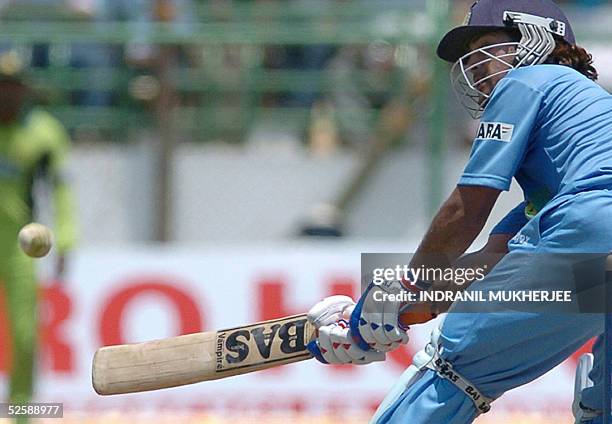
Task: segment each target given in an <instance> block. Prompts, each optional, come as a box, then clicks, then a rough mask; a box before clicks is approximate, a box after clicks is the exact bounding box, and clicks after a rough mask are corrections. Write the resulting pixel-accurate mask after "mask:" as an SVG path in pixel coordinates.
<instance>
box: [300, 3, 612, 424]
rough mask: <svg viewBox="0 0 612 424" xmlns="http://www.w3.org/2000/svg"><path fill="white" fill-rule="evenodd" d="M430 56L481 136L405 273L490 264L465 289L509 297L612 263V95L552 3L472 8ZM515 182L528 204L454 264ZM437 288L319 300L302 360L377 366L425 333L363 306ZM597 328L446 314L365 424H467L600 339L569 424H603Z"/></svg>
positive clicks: (401, 307) (583, 364) (531, 317)
mask: <svg viewBox="0 0 612 424" xmlns="http://www.w3.org/2000/svg"><path fill="white" fill-rule="evenodd" d="M437 53H438V56H439V57H440V58H441V59H443V60H445V61H447V62H450V63H452V64H453V67H452V70H451V76H452V82H453V86H454V89H455V91H456V93H457V94H458V95H459V98H460V99H461V102H462V104H463V105H464V106H465V107H466V108H467V110H468V111H469V113H470V114H471V115H472V117H473V118H475V119H480V126H479V129H478V132H477V134H475V135H474V142H473V147H472V152H471V155H470V158H469V160H468V162H467V165H466V166H465V171H464V173H463V175H462V176H461V178H460V179H459V181H458V184H457V187H456V188H455V189H454V191H453V192H452V193H451V194H450V196H449V198H448V199H447V200H446V201H445V203H444V204H443V205H442V207H441V208H440V210H439V211H438V213H437V214H436V216H435V217H434V219H433V221H432V222H431V225H430V227H429V230H428V231H427V233H426V234H425V236H424V237H423V239H422V241H421V243H420V245H419V248H418V249H417V251H416V252H415V255H414V257H413V259H412V263H411V264H410V265H411V268H415V269H416V268H418V267H419V266H429V265H431V261H432V259H431V257H432V256H433V257H436V258H438V259H436V261H442V262H443V261H446V262H447V263H448V264H450V265H452V264H455V263H457V262H458V261H459V262H461V261H466V260H472V261H474V260H478V257H479V256H481V257H482V258H484V257H485V255H486V254H490V253H498V254H500V260H499V261H497V262H496V264H494V267H493V269H492V270H489V273H488V274H487V275H486V276H485V277H484V278H483V279H481V280H479V281H475V282H473V283H472V284H471V285H470V286H469V287H468V288H467V289H466V290H482V291H487V290H493V289H498V290H499V289H503V290H513V289H517V288H523V289H524V288H528V287H531V286H533V287H536V286H537V284H538V282H539V281H540V280H541V279H542V276H545V275H547V274H549V273H553V272H557V271H558V270H556V269H553V268H552V265H550V264H548V263H547V262H546V261H541V257H542V255H541V254H543V253H544V254H546V253H549V254H565V253H572V254H573V253H601V254H606V253H608V252H610V251H612V219H610V217H612V96H610V94H609V93H607V92H606V91H605V90H604V89H602V88H601V87H600V86H598V85H597V84H596V83H595V82H594V80H596V79H597V72H596V70H595V68H594V67H593V65H592V58H591V56H590V55H589V54H588V53H587V52H586V51H585V50H584V49H583V48H581V47H579V46H578V45H576V40H575V38H574V33H573V31H572V27H571V25H570V22H569V21H568V19H567V17H566V16H565V15H564V13H563V12H562V11H561V10H560V9H559V7H558V6H557V5H556V4H555V3H554V2H553V1H551V0H480V1H476V2H475V3H474V4H473V5H472V7H471V8H470V11H469V13H468V15H467V17H466V20H465V23H464V24H463V25H462V26H459V27H457V28H454V29H452V30H451V31H449V32H448V33H447V34H446V35H445V36H444V37H443V39H442V40H441V42H440V44H439V46H438V49H437ZM513 178H515V179H516V181H517V182H518V184H519V185H520V186H521V188H522V190H523V192H524V198H525V201H524V202H523V203H521V204H520V205H518V206H517V207H516V208H515V209H513V210H512V211H510V212H509V213H508V214H507V216H506V217H505V218H503V219H502V220H501V222H499V223H498V225H497V226H496V227H495V229H494V230H493V231H492V233H491V234H490V236H489V242H488V243H487V245H486V246H485V247H484V248H483V249H482V250H481V251H480V252H477V253H475V254H471V255H467V256H462V255H464V253H465V252H466V250H467V249H468V248H469V246H470V245H471V244H472V242H473V241H474V240H475V238H476V237H477V236H478V234H479V233H480V232H481V230H482V228H483V227H484V225H485V222H486V220H487V218H488V217H489V214H490V212H491V209H492V208H493V206H494V204H495V202H496V200H497V198H498V196H499V194H500V192H501V191H503V190H508V189H509V187H510V183H511V180H512V179H513ZM440 258H443V259H440ZM466 258H468V259H466ZM567 266H568V267H571V266H572V264H567ZM415 280H416V281H415ZM433 286H435V282H431V281H421V280H418V279H415V278H414V277H413V278H412V279H411V281H405V280H397V281H389V282H387V283H384V284H382V285H374V284H370V285H369V286H368V288H367V289H366V290H365V291H364V293H363V295H362V296H361V298H360V299H359V300H358V302H357V303H356V304H355V303H354V302H353V301H352V299H350V298H347V297H345V296H332V297H330V298H326V299H324V300H323V301H322V302H319V303H318V304H317V305H315V306H314V307H313V308H312V309H311V310H310V312H309V318H310V320H311V321H312V322H313V323H314V324H315V326H317V327H318V337H317V340H316V341H315V342H313V343H310V344H309V349H310V351H311V352H312V353H313V354H314V355H315V356H316V357H317V358H318V359H319V360H320V361H321V362H324V363H336V364H337V363H357V364H365V363H369V362H373V361H378V360H382V359H384V357H385V353H386V352H389V351H390V350H393V349H395V348H397V347H398V346H400V345H401V344H402V343H406V342H407V341H408V337H409V329H408V327H407V325H406V324H411V323H414V322H418V321H419V320H415V319H414V315H413V316H410V313H411V312H410V311H411V308H412V307H414V306H417V305H411V304H410V302H404V303H399V302H391V301H386V302H382V304H380V303H381V302H378V303H379V304H378V307H377V308H371V307H369V305H371V304H373V303H374V302H375V297H376V295H377V294H378V295H380V292H381V291H383V292H385V293H398V292H400V291H401V290H433V289H434V288H435V287H433ZM378 298H379V299H380V296H378ZM418 306H419V307H420V308H423V307H425V311H423V310H422V309H421V310H420V311H421V312H420V313H419V315H418V316H419V317H420V318H421V319H420V321H425V320H427V319H429V318H431V317H433V316H435V314H436V313H437V312H439V310H438V309H437V308H436V306H435V305H434V304H429V305H418ZM455 307H456V304H454V305H453V306H452V307H451V309H450V312H453V308H455ZM427 308H429V310H427ZM413 312H414V310H413ZM423 312H424V314H423ZM603 328H604V320H603V318H602V315H601V314H549V313H527V312H516V311H513V312H496V313H485V312H474V313H455V314H453V313H449V314H448V315H446V317H445V320H444V321H443V322H442V324H441V325H440V326H439V328H438V329H436V330H435V331H434V332H433V333H432V336H431V341H430V342H429V343H428V344H427V346H426V347H425V348H424V349H423V350H422V351H420V352H418V353H417V354H416V355H415V356H414V358H413V363H412V365H411V366H410V367H409V368H408V369H407V370H406V371H405V372H404V374H403V375H402V377H401V378H400V380H399V381H398V382H397V384H396V385H395V386H394V387H393V389H392V390H391V391H390V393H389V394H388V395H387V397H386V398H385V399H384V400H383V402H382V404H381V405H380V406H379V408H378V410H377V412H376V414H375V416H374V417H373V418H372V422H373V423H410V424H421V423H422V424H425V423H427V424H465V423H471V422H473V420H474V419H475V418H476V417H477V416H478V415H480V414H483V413H486V412H488V411H489V410H490V409H491V407H492V406H493V408H494V404H493V402H494V400H495V399H497V398H499V397H500V396H502V395H503V394H504V393H505V392H506V391H508V390H511V389H513V388H516V387H519V386H521V385H524V384H526V383H528V382H530V381H532V380H534V379H536V378H538V377H540V376H541V375H542V374H544V373H546V372H548V371H549V370H551V369H552V368H553V367H555V366H556V365H558V364H559V363H561V362H562V361H563V360H565V359H566V358H567V357H568V356H570V355H571V354H572V353H573V352H575V351H576V350H577V349H578V348H580V347H581V346H582V345H583V344H584V343H585V342H587V341H588V340H589V339H591V338H593V337H597V336H599V337H598V339H597V342H596V343H595V346H594V348H593V353H594V363H593V361H592V357H591V356H586V357H583V358H581V361H580V365H579V367H578V368H579V369H578V370H577V375H578V377H580V378H579V379H578V380H580V381H581V382H582V383H580V384H578V385H577V387H576V388H575V399H574V404H573V408H572V409H573V412H574V416H575V418H576V423H590V424H596V423H601V422H602V409H603V402H602V400H603V396H602V391H601V390H602V370H603V353H604V352H603V346H602V337H601V334H602V333H603Z"/></svg>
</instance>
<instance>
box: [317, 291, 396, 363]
mask: <svg viewBox="0 0 612 424" xmlns="http://www.w3.org/2000/svg"><path fill="white" fill-rule="evenodd" d="M354 307H355V301H354V300H353V299H351V298H350V297H348V296H341V295H336V296H330V297H326V298H325V299H323V300H322V301H320V302H318V303H317V304H316V305H314V306H313V307H312V308H310V310H309V311H308V320H309V321H310V322H311V323H312V324H313V325H314V326H315V328H316V329H317V330H318V331H317V338H316V339H315V340H313V341H311V342H310V343H308V345H307V348H308V350H309V351H310V352H311V353H312V354H313V355H314V357H315V358H316V359H317V360H319V362H322V363H324V364H360V365H361V364H368V363H370V362H375V361H383V360H384V359H385V354H384V353H382V352H377V351H374V350H370V349H368V350H367V351H364V350H362V349H360V348H359V347H358V346H357V342H356V341H355V339H354V338H353V336H352V333H351V331H350V329H349V328H348V327H349V325H348V319H349V318H350V316H351V313H352V311H353V308H354Z"/></svg>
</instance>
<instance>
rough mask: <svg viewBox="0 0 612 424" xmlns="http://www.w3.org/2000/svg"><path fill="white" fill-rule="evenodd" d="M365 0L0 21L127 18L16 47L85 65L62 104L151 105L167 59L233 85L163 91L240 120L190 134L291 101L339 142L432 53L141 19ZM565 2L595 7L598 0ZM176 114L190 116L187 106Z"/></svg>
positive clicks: (44, 8) (104, 1) (226, 17)
mask: <svg viewBox="0 0 612 424" xmlns="http://www.w3.org/2000/svg"><path fill="white" fill-rule="evenodd" d="M367 3H368V2H367V0H329V1H317V2H316V8H319V9H320V10H316V11H314V12H313V10H312V9H313V2H312V1H309V0H284V1H282V0H280V1H279V0H276V1H270V0H0V20H1V21H4V20H10V21H17V22H19V21H21V22H23V23H24V25H31V26H32V28H34V25H35V23H36V22H45V21H63V22H66V21H68V22H73V21H78V22H87V23H89V24H91V26H92V29H97V30H98V31H100V30H101V31H104V28H105V25H106V24H108V23H111V22H112V23H117V22H123V23H124V24H125V25H127V27H128V32H129V33H130V34H131V37H132V38H131V40H129V42H125V43H116V44H105V43H96V42H80V41H73V42H71V43H70V44H69V45H54V44H49V43H45V42H43V41H40V42H36V43H34V44H31V45H27V46H23V45H22V46H18V49H19V50H20V52H21V54H22V55H24V56H26V59H25V61H26V62H29V63H30V64H31V66H32V67H33V68H34V69H39V70H40V69H51V68H52V69H56V68H62V67H64V68H68V69H76V70H86V71H88V77H87V78H89V79H90V82H91V84H90V86H89V87H87V88H84V87H78V88H73V89H70V90H67V91H68V93H67V95H66V96H64V98H63V100H62V102H63V104H64V105H69V106H74V107H90V108H91V107H97V108H117V107H123V108H140V109H144V110H146V109H147V107H148V108H149V109H154V108H155V100H159V94H160V92H163V87H160V85H163V83H164V82H163V81H160V78H159V75H160V73H161V74H163V73H164V66H173V67H175V68H177V69H183V70H185V71H186V72H187V73H190V75H192V76H194V74H195V76H196V79H197V80H198V81H204V86H205V87H210V86H223V85H224V84H225V86H227V85H228V84H230V85H231V84H235V85H236V89H235V90H227V88H226V89H225V91H224V92H223V93H221V95H220V94H219V93H214V92H211V91H210V90H209V91H207V90H208V88H204V89H196V88H195V87H194V88H193V89H191V90H190V89H189V87H188V86H187V85H188V84H183V87H182V88H181V87H174V88H175V90H174V91H173V93H172V99H165V102H166V103H165V104H166V105H170V104H173V105H176V106H185V107H192V108H194V109H197V108H202V107H208V106H211V103H212V102H217V103H219V105H221V106H222V107H224V109H223V110H224V111H225V112H226V114H227V115H228V118H227V119H226V120H227V121H229V122H230V123H231V124H232V125H234V126H236V125H235V122H236V121H237V120H241V121H245V122H244V123H242V124H241V125H238V126H237V127H239V130H238V131H235V132H234V133H231V131H230V130H229V129H228V128H229V127H230V125H227V126H226V128H225V129H223V128H222V129H221V132H218V133H215V132H214V130H213V128H212V127H210V128H209V134H202V133H199V134H196V135H195V137H194V138H196V139H202V138H215V137H227V138H229V139H231V140H233V141H239V140H241V139H243V138H244V137H245V135H246V134H245V131H247V130H248V127H249V125H250V124H251V123H252V121H253V120H252V119H250V118H248V117H252V116H255V115H256V113H255V112H253V110H254V108H258V109H273V108H283V109H287V108H290V109H293V110H295V111H297V112H299V113H301V116H303V115H308V116H309V120H310V121H311V122H309V123H307V124H303V125H302V129H301V130H302V131H306V132H309V131H310V132H312V131H315V132H317V131H318V132H321V131H322V132H323V133H325V131H327V133H326V134H324V135H323V136H322V138H323V139H326V137H327V138H330V133H331V134H332V137H336V138H339V139H340V142H343V143H357V144H360V143H362V141H363V140H368V139H369V138H371V137H372V131H373V129H372V122H373V121H375V118H373V117H372V116H378V113H379V112H381V111H382V112H384V114H387V115H389V116H397V115H398V113H395V112H393V111H390V112H388V113H387V112H386V111H385V109H388V108H391V109H395V110H399V111H401V110H402V103H405V100H406V98H407V97H418V93H422V91H423V90H422V88H423V87H422V85H423V84H427V81H423V78H421V77H419V76H418V73H419V72H422V71H423V69H415V67H418V66H421V65H419V61H417V60H416V59H418V58H420V57H421V56H423V54H425V55H430V54H431V52H427V53H424V52H423V51H421V50H420V49H419V48H418V47H415V46H410V45H403V46H398V45H391V44H389V43H386V42H384V41H382V40H381V41H380V42H373V43H367V44H366V43H362V44H350V45H342V44H316V43H310V42H308V43H304V44H298V43H278V44H265V45H257V46H256V45H232V44H228V45H223V46H220V45H218V44H214V43H210V44H207V45H193V44H192V45H180V44H179V45H171V46H169V47H168V48H162V47H160V46H159V45H154V44H150V43H148V42H147V39H148V37H149V36H150V34H149V32H150V31H152V29H151V28H152V27H151V26H150V25H148V24H149V23H151V22H163V23H165V24H167V25H169V26H171V27H172V29H173V31H175V32H176V33H179V34H184V35H187V36H188V35H189V34H190V33H191V32H192V31H193V29H194V26H197V25H198V24H200V23H202V22H228V21H231V20H235V19H237V18H236V16H238V15H237V14H236V13H237V12H236V11H237V10H243V11H244V10H247V11H248V12H249V13H251V14H253V15H254V16H257V19H261V22H262V25H267V24H268V23H270V22H274V21H273V19H274V14H275V13H277V12H278V10H277V9H278V7H279V4H282V5H285V4H286V5H287V6H290V7H292V8H294V10H296V11H298V12H297V13H298V14H300V13H301V14H303V15H304V16H306V17H308V18H313V17H314V18H313V19H320V20H323V21H324V20H325V19H326V10H325V9H326V8H327V7H329V8H333V7H335V8H336V9H337V8H338V7H344V6H347V7H348V6H349V5H351V6H355V5H358V4H363V5H366V4H367ZM454 3H456V5H457V8H456V10H461V11H464V10H465V8H466V5H469V3H470V1H468V0H458V1H455V2H454ZM563 3H574V4H579V5H584V6H596V5H599V4H603V3H605V0H575V1H564V2H563ZM377 4H378V5H388V6H389V8H392V7H398V5H399V7H411V6H412V7H414V8H421V9H423V10H424V8H425V7H424V5H425V2H424V0H410V1H398V0H377ZM385 12H386V11H385V8H384V7H379V10H377V12H376V14H377V16H372V17H371V19H372V20H373V21H375V22H377V24H378V25H379V26H380V25H383V26H384V25H387V24H389V25H391V26H392V25H393V23H394V21H393V16H392V15H393V14H392V13H387V14H385ZM279 13H280V12H279ZM238 19H244V16H242V17H240V16H238ZM247 19H248V17H247ZM324 24H325V22H322V25H324ZM0 46H3V49H4V50H6V49H11V48H14V46H13V45H11V43H10V40H4V41H3V42H2V43H0ZM100 70H115V71H116V70H120V71H121V72H123V73H124V74H127V75H128V78H127V79H126V80H125V81H123V80H121V81H123V82H122V83H118V85H117V87H116V88H113V89H109V87H108V86H106V87H99V84H98V82H99V80H100V74H99V71H100ZM166 70H167V69H166ZM259 71H261V74H259V75H265V76H266V78H267V76H269V75H270V76H272V77H273V76H275V75H276V76H279V75H281V74H282V73H283V72H285V74H284V75H287V76H288V77H289V81H295V83H294V84H293V85H291V84H287V83H285V85H284V86H283V87H280V88H279V87H272V88H271V89H269V90H266V89H257V88H253V85H256V84H257V82H256V81H255V82H253V81H252V79H253V75H258V74H257V72H259ZM413 71H414V72H413ZM103 75H104V74H103ZM245 75H248V76H247V77H245ZM279 78H280V77H279ZM415 80H416V81H415ZM186 81H187V80H186ZM270 81H274V79H273V78H270V79H268V80H267V81H266V83H267V84H268V85H267V86H270V85H271V84H272V82H270ZM175 85H180V84H175ZM185 86H187V87H185ZM245 87H246V88H245ZM245 90H250V91H249V92H246V91H245ZM415 93H416V94H415ZM398 104H399V105H400V106H399V108H398V107H397V105H398ZM245 105H247V106H245ZM404 106H405V105H404ZM245 108H246V109H245ZM417 109H418V108H417ZM232 110H233V111H234V112H232ZM232 113H233V114H235V115H236V116H232ZM197 114H198V112H196V113H195V116H192V117H191V120H192V121H193V122H197V121H198V119H199V117H198V116H197ZM324 115H326V116H328V118H327V119H328V120H329V116H330V115H331V116H333V121H334V122H333V128H331V127H330V125H328V124H329V122H327V123H326V122H321V119H322V117H323V116H324ZM245 117H247V118H245ZM319 118H321V119H319ZM184 119H185V120H188V119H189V118H188V117H187V115H186V114H185V115H184ZM323 120H324V119H323ZM314 121H316V122H314ZM396 121H398V122H396V126H397V127H398V128H400V129H401V127H403V126H405V122H401V121H402V120H401V119H399V120H397V119H396ZM193 122H192V123H193ZM322 128H323V130H321V129H322ZM325 128H327V130H325ZM70 129H71V131H72V130H73V128H70ZM72 132H73V131H72ZM73 135H74V134H73Z"/></svg>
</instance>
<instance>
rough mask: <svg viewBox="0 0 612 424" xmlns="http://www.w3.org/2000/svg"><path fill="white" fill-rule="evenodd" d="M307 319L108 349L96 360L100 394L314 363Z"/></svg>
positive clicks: (100, 351) (300, 317) (94, 372)
mask: <svg viewBox="0 0 612 424" xmlns="http://www.w3.org/2000/svg"><path fill="white" fill-rule="evenodd" d="M314 335H315V328H314V326H313V325H312V324H311V323H310V322H309V321H308V320H307V318H306V314H302V315H293V316H289V317H285V318H279V319H275V320H270V321H263V322H258V323H255V324H251V325H245V326H242V327H235V328H230V329H227V330H219V331H207V332H203V333H194V334H188V335H184V336H178V337H170V338H166V339H161V340H153V341H149V342H144V343H133V344H125V345H116V346H106V347H102V348H100V349H98V351H97V352H96V353H95V355H94V358H93V366H92V383H93V387H94V389H95V391H96V392H97V393H98V394H100V395H115V394H120V393H133V392H144V391H148V390H158V389H165V388H168V387H176V386H183V385H185V384H193V383H198V382H201V381H209V380H217V379H219V378H225V377H230V376H234V375H240V374H246V373H249V372H253V371H259V370H263V369H266V368H272V367H276V366H279V365H284V364H290V363H292V362H298V361H303V360H305V359H310V358H312V355H311V354H310V352H309V351H308V350H307V349H306V345H307V344H308V342H309V341H310V340H311V339H312V338H314Z"/></svg>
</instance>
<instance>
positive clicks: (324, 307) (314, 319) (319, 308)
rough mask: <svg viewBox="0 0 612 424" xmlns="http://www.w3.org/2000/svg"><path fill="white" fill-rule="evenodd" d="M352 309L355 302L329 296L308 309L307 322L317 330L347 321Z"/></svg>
mask: <svg viewBox="0 0 612 424" xmlns="http://www.w3.org/2000/svg"><path fill="white" fill-rule="evenodd" d="M354 307H355V301H354V300H353V299H351V298H350V297H348V296H343V295H335V296H329V297H326V298H325V299H323V300H321V301H320V302H318V303H317V304H316V305H314V306H313V307H312V308H310V310H309V311H308V321H310V322H311V323H312V324H313V325H314V326H315V328H316V329H317V330H318V329H319V328H320V327H323V326H325V325H330V324H334V323H336V322H338V321H340V320H341V319H345V320H348V319H349V318H350V316H351V312H353V308H354Z"/></svg>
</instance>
